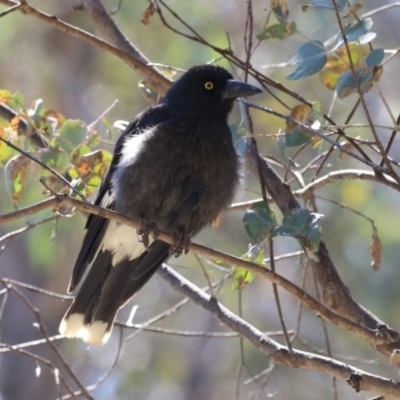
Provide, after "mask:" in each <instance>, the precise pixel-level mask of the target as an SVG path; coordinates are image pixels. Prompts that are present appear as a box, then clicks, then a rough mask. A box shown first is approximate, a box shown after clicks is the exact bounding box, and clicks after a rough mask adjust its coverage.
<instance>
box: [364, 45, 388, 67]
mask: <svg viewBox="0 0 400 400" xmlns="http://www.w3.org/2000/svg"><path fill="white" fill-rule="evenodd" d="M383 57H385V51H384V50H383V49H374V50H372V51H371V53H369V54H368V56H367V57H366V59H365V65H366V66H367V67H368V68H373V67H376V66H377V65H379V64H380V63H381V62H382V60H383Z"/></svg>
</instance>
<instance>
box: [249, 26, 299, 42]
mask: <svg viewBox="0 0 400 400" xmlns="http://www.w3.org/2000/svg"><path fill="white" fill-rule="evenodd" d="M296 29H297V28H296V23H295V22H292V23H291V24H285V23H281V24H274V25H271V26H269V27H268V28H266V29H264V30H263V31H262V32H261V33H259V34H258V35H257V39H258V40H266V39H275V40H284V39H286V38H287V37H288V36H290V35H293V34H294V33H295V32H296Z"/></svg>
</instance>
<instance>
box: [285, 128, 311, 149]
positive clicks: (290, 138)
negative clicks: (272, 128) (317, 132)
mask: <svg viewBox="0 0 400 400" xmlns="http://www.w3.org/2000/svg"><path fill="white" fill-rule="evenodd" d="M311 138H312V135H307V134H306V133H303V132H302V131H301V130H300V129H293V130H292V131H291V132H286V133H285V147H296V146H301V145H302V144H304V143H308V142H309V141H310V140H311Z"/></svg>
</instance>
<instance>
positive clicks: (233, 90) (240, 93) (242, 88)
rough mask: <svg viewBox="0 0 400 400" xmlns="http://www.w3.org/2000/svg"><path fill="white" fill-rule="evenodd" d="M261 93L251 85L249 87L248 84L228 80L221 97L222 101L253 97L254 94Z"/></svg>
mask: <svg viewBox="0 0 400 400" xmlns="http://www.w3.org/2000/svg"><path fill="white" fill-rule="evenodd" d="M261 92H262V90H261V89H259V88H257V87H255V86H253V85H249V84H248V83H245V82H241V81H236V80H234V79H228V81H227V84H226V86H225V89H224V90H223V91H222V93H221V96H222V98H223V99H236V98H238V97H246V96H253V95H254V94H257V93H261Z"/></svg>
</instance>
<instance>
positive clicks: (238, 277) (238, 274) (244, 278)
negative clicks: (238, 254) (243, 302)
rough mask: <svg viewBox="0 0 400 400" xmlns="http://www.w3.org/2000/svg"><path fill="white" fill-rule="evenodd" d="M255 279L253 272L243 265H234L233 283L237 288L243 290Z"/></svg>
mask: <svg viewBox="0 0 400 400" xmlns="http://www.w3.org/2000/svg"><path fill="white" fill-rule="evenodd" d="M253 279H254V273H253V272H250V271H248V270H247V269H244V268H241V267H233V271H232V284H233V288H234V289H235V290H243V289H244V288H245V286H246V285H248V284H249V283H250V282H251V281H252V280H253Z"/></svg>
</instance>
